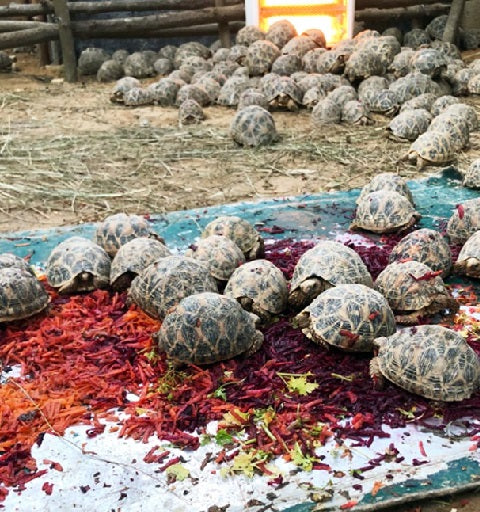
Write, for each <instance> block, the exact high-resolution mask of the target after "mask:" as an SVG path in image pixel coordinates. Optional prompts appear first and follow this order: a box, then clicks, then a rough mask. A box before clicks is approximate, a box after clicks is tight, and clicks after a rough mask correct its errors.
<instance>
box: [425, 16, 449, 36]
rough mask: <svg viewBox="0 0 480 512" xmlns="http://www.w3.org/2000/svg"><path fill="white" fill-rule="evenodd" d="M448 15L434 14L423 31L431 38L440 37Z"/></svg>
mask: <svg viewBox="0 0 480 512" xmlns="http://www.w3.org/2000/svg"><path fill="white" fill-rule="evenodd" d="M447 19H448V15H446V14H445V15H442V16H436V17H435V18H433V20H432V21H431V22H430V23H429V24H428V25H427V26H426V27H425V32H426V33H427V34H428V35H429V36H430V37H431V38H432V39H442V38H443V32H444V31H445V25H446V24H447Z"/></svg>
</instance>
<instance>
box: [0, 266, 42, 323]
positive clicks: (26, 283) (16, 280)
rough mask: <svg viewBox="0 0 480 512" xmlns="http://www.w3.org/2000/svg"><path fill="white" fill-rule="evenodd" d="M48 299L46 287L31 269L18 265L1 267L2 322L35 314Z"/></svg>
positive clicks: (0, 307) (0, 304)
mask: <svg viewBox="0 0 480 512" xmlns="http://www.w3.org/2000/svg"><path fill="white" fill-rule="evenodd" d="M48 301H49V298H48V294H47V292H46V291H45V288H44V287H43V286H42V284H41V283H40V281H38V279H37V278H36V277H35V276H34V275H32V273H31V272H30V271H27V270H25V269H24V268H20V267H16V266H14V267H2V268H0V322H11V321H12V320H21V319H22V318H28V317H30V316H32V315H35V314H37V313H39V312H40V311H42V310H44V309H45V308H46V307H47V305H48Z"/></svg>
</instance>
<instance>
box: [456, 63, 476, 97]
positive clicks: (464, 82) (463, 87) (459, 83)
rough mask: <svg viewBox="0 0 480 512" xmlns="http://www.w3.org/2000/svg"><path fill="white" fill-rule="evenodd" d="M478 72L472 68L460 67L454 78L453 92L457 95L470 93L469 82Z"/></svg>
mask: <svg viewBox="0 0 480 512" xmlns="http://www.w3.org/2000/svg"><path fill="white" fill-rule="evenodd" d="M477 74H478V73H477V72H476V71H475V70H474V69H472V68H463V69H459V70H458V71H457V72H456V73H455V75H454V77H453V80H452V87H453V91H452V92H453V94H454V95H455V96H467V95H468V82H469V81H470V79H471V78H473V77H474V76H476V75H477Z"/></svg>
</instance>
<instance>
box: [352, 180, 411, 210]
mask: <svg viewBox="0 0 480 512" xmlns="http://www.w3.org/2000/svg"><path fill="white" fill-rule="evenodd" d="M378 190H391V191H393V192H397V193H398V194H401V195H402V196H404V197H406V198H407V199H408V200H409V201H410V202H411V203H412V205H415V203H414V201H413V196H412V193H411V192H410V189H409V188H408V185H407V182H406V181H405V180H404V179H403V178H402V177H401V176H399V175H398V174H395V173H393V172H382V173H380V174H377V175H375V176H374V177H373V178H372V179H371V180H370V181H369V182H368V183H367V184H366V185H365V186H364V187H363V188H362V190H361V191H360V195H359V196H358V199H357V200H356V203H357V204H358V203H359V202H360V201H363V199H364V198H365V197H366V196H367V195H368V194H370V193H371V192H377V191H378Z"/></svg>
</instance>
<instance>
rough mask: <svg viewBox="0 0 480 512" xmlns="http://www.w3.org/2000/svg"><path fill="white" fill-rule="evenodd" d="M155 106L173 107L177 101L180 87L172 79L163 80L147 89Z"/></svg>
mask: <svg viewBox="0 0 480 512" xmlns="http://www.w3.org/2000/svg"><path fill="white" fill-rule="evenodd" d="M147 89H148V91H149V92H150V95H151V97H152V99H153V102H154V103H155V104H158V105H161V106H162V107H172V106H173V105H175V102H176V101H177V94H178V90H179V89H180V86H179V84H178V83H176V82H175V81H174V80H172V79H171V78H161V79H160V80H159V81H158V82H153V84H150V85H149V86H148V87H147Z"/></svg>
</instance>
